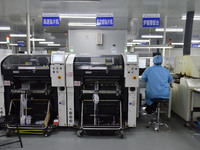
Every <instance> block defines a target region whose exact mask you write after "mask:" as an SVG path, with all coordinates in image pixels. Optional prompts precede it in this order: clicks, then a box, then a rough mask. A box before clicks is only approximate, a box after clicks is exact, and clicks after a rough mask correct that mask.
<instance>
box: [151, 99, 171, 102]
mask: <svg viewBox="0 0 200 150" xmlns="http://www.w3.org/2000/svg"><path fill="white" fill-rule="evenodd" d="M151 101H153V102H157V103H166V102H168V101H169V99H164V98H153V99H151Z"/></svg>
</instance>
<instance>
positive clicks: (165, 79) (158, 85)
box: [142, 55, 172, 114]
mask: <svg viewBox="0 0 200 150" xmlns="http://www.w3.org/2000/svg"><path fill="white" fill-rule="evenodd" d="M162 62H163V59H162V56H161V55H157V56H155V57H154V58H153V63H154V66H152V67H148V68H147V69H146V70H145V71H144V73H143V74H142V81H144V82H147V84H146V93H145V100H146V103H147V107H146V109H145V110H146V112H147V113H148V114H151V113H153V112H155V111H156V107H157V103H156V102H152V101H151V99H154V98H163V99H169V97H170V92H169V87H168V83H170V82H172V76H171V75H170V73H169V71H168V70H167V69H166V68H164V67H162V66H161V64H162Z"/></svg>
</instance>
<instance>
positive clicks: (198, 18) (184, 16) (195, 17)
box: [181, 15, 200, 20]
mask: <svg viewBox="0 0 200 150" xmlns="http://www.w3.org/2000/svg"><path fill="white" fill-rule="evenodd" d="M181 19H182V20H186V15H183V16H182V18H181ZM193 20H200V16H194V19H193Z"/></svg>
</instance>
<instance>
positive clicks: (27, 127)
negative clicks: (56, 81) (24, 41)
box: [1, 55, 57, 136]
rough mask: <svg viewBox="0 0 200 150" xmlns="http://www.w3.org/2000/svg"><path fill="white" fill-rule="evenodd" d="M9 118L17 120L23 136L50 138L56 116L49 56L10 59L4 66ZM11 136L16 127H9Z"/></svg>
mask: <svg viewBox="0 0 200 150" xmlns="http://www.w3.org/2000/svg"><path fill="white" fill-rule="evenodd" d="M1 69H2V75H3V76H4V86H5V110H6V116H10V117H11V118H12V117H14V118H17V120H18V121H17V122H16V123H17V124H18V128H19V130H20V132H21V133H27V134H32V133H33V134H45V136H48V135H50V133H51V129H52V126H51V125H52V124H53V119H55V118H56V116H57V97H56V95H57V94H56V92H57V91H56V89H54V88H52V87H51V78H50V55H10V56H8V57H6V58H5V59H4V60H3V61H2V63H1ZM7 129H8V131H9V132H8V134H9V133H10V132H11V131H13V130H16V124H8V125H7Z"/></svg>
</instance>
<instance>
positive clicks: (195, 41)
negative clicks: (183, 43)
mask: <svg viewBox="0 0 200 150" xmlns="http://www.w3.org/2000/svg"><path fill="white" fill-rule="evenodd" d="M191 42H192V43H200V40H192V41H191Z"/></svg>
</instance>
